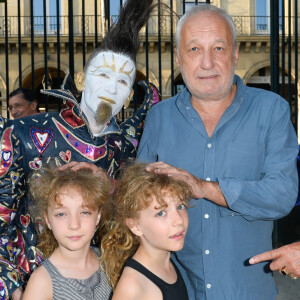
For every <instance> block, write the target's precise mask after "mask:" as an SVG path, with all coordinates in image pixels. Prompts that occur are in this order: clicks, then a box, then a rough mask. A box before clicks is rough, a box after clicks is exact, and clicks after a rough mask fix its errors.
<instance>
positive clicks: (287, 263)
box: [249, 242, 300, 277]
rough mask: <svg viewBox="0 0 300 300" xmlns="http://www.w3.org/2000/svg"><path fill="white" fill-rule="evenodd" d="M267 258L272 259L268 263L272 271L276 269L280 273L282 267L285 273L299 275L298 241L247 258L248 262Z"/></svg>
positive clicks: (299, 247) (255, 262)
mask: <svg viewBox="0 0 300 300" xmlns="http://www.w3.org/2000/svg"><path fill="white" fill-rule="evenodd" d="M267 260H273V262H272V263H271V264H270V269H271V270H272V271H275V270H278V271H279V272H280V273H281V270H282V268H284V270H285V272H286V273H287V274H289V275H292V276H294V277H300V242H296V243H293V244H289V245H286V246H283V247H280V248H278V249H274V250H271V251H268V252H264V253H261V254H259V255H256V256H254V257H252V258H251V259H250V260H249V263H250V264H257V263H260V262H262V261H267Z"/></svg>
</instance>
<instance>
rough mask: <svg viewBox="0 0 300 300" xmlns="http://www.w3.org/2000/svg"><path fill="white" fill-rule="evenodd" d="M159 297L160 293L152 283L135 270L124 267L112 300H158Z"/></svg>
mask: <svg viewBox="0 0 300 300" xmlns="http://www.w3.org/2000/svg"><path fill="white" fill-rule="evenodd" d="M129 286H130V289H129V288H128V287H129ZM160 296H161V291H160V290H159V288H158V287H157V286H156V285H155V284H154V283H153V282H152V281H150V280H149V279H148V278H147V277H145V276H144V275H143V274H142V273H140V272H138V271H137V270H135V269H133V268H130V267H125V268H124V270H123V273H122V275H121V278H120V280H119V282H118V284H117V287H116V289H115V291H114V294H113V298H112V300H140V299H159V297H160Z"/></svg>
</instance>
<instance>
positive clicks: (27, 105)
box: [8, 94, 37, 119]
mask: <svg viewBox="0 0 300 300" xmlns="http://www.w3.org/2000/svg"><path fill="white" fill-rule="evenodd" d="M36 107H37V103H36V102H35V101H33V102H29V101H27V100H25V99H24V98H23V95H22V94H18V95H15V96H13V97H11V98H9V100H8V108H9V110H10V113H11V115H12V116H13V118H14V119H16V118H23V117H27V116H30V115H33V114H36V113H37V111H36Z"/></svg>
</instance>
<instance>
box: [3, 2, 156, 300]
mask: <svg viewBox="0 0 300 300" xmlns="http://www.w3.org/2000/svg"><path fill="white" fill-rule="evenodd" d="M152 2H153V0H140V1H135V0H128V1H127V2H126V4H125V6H124V7H123V8H122V9H121V12H120V15H119V19H118V22H117V24H116V25H114V26H113V27H111V29H110V30H109V32H108V34H107V35H106V36H105V37H104V39H103V41H102V44H101V46H100V47H99V48H97V49H96V50H95V51H94V52H93V53H92V54H91V56H90V58H89V60H88V61H87V64H86V66H85V70H84V74H85V83H84V79H83V78H81V79H82V86H83V92H82V98H81V102H80V104H78V103H77V101H76V99H75V97H74V96H73V94H72V93H71V92H70V91H69V90H67V89H66V88H65V87H66V85H65V84H66V81H67V80H65V81H64V83H63V85H62V89H61V90H47V91H44V93H46V94H48V95H52V96H56V97H58V98H61V99H62V100H63V103H64V104H65V106H64V108H63V109H62V110H61V111H60V112H51V113H50V112H49V113H43V114H38V115H34V116H29V117H26V118H20V119H17V120H6V119H4V118H1V120H0V130H1V165H0V228H1V230H0V234H1V235H0V275H1V278H0V298H1V299H7V298H8V297H9V296H10V295H12V294H13V293H14V291H15V290H16V293H14V295H13V298H14V299H17V296H16V294H17V293H19V292H20V288H19V287H20V286H22V285H23V284H24V283H25V282H26V280H27V278H28V275H29V274H30V273H31V272H32V271H33V270H34V269H35V268H36V267H37V265H39V263H40V261H41V259H42V256H41V253H39V251H38V249H37V248H36V244H37V235H36V231H35V223H38V222H37V220H32V219H31V217H30V214H29V213H28V206H29V205H30V202H31V200H30V199H29V197H28V196H27V194H26V179H27V177H28V174H29V173H30V172H31V171H32V170H36V169H39V168H41V167H42V166H43V165H45V164H49V163H51V162H54V163H55V164H56V165H57V166H59V165H62V164H66V163H69V162H71V161H82V162H90V163H94V164H95V165H97V166H98V167H100V168H102V169H103V170H106V172H107V174H108V175H110V176H111V177H112V178H114V177H115V175H116V173H117V172H118V170H119V167H120V165H121V164H122V161H124V160H126V159H127V158H130V157H134V156H135V155H136V149H137V146H138V142H139V138H140V136H141V131H142V125H143V121H144V118H145V114H146V112H147V110H148V109H149V108H150V107H151V105H152V104H154V103H155V102H157V101H158V98H159V97H158V93H157V90H156V88H155V87H154V86H153V85H151V84H146V83H142V85H143V86H144V88H145V91H146V93H145V100H144V103H143V105H142V106H141V108H139V109H138V110H137V111H136V113H135V114H134V115H133V116H132V117H130V118H129V119H128V120H127V121H126V122H124V123H122V124H121V125H120V126H119V125H118V124H117V123H116V121H115V115H116V114H117V113H118V112H119V111H120V110H121V108H122V106H123V105H124V104H126V102H127V101H128V100H130V98H131V94H132V86H133V83H134V80H135V74H136V54H137V51H138V47H139V41H138V33H139V31H140V29H141V28H142V27H143V26H144V25H145V23H146V22H147V20H148V18H149V15H150V13H151V11H152V9H153V3H152ZM37 227H38V226H37Z"/></svg>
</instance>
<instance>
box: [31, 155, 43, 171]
mask: <svg viewBox="0 0 300 300" xmlns="http://www.w3.org/2000/svg"><path fill="white" fill-rule="evenodd" d="M29 167H30V168H31V169H33V170H38V169H40V168H41V167H42V161H41V159H40V158H38V157H36V158H35V159H34V160H33V161H32V160H31V161H30V162H29Z"/></svg>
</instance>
